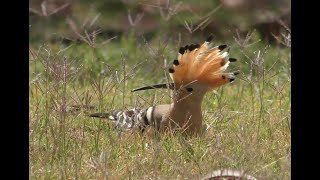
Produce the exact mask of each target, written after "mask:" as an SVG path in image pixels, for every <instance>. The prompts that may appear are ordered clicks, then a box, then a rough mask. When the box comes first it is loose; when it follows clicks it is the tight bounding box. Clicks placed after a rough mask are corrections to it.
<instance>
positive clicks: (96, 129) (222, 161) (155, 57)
mask: <svg viewBox="0 0 320 180" xmlns="http://www.w3.org/2000/svg"><path fill="white" fill-rule="evenodd" d="M254 35H255V36H256V34H254ZM204 38H205V37H202V39H201V38H199V37H192V38H191V39H186V40H183V42H181V43H180V44H177V39H175V38H171V39H169V40H168V41H167V40H165V38H164V37H163V36H161V35H160V34H159V35H157V36H156V37H155V38H152V39H151V40H150V41H144V40H143V38H141V37H136V36H135V34H134V32H132V33H129V34H127V35H123V36H121V37H117V39H114V40H112V41H110V42H109V43H106V44H104V45H102V46H98V47H92V46H89V45H88V44H86V43H84V42H82V43H77V44H76V43H72V44H71V45H70V46H65V45H63V44H62V43H56V44H50V45H43V46H41V47H39V48H38V47H37V48H34V50H33V55H30V64H29V69H30V77H29V78H30V123H29V126H30V133H29V136H30V154H29V159H30V178H31V179H58V178H59V179H73V178H76V179H105V178H108V179H130V178H131V179H142V178H143V179H149V178H151V179H155V178H159V179H167V178H168V179H186V178H187V179H196V178H199V177H202V176H204V175H206V174H207V173H209V172H210V171H213V170H216V169H220V168H232V169H243V170H245V171H246V172H248V173H249V174H251V175H253V176H255V177H258V178H259V179H290V178H291V173H290V169H291V102H290V101H291V97H290V96H291V89H290V84H291V49H290V48H289V47H280V46H275V45H272V46H271V45H268V44H265V43H264V42H261V41H259V42H257V43H254V44H252V45H249V46H246V47H243V46H240V45H239V44H238V43H237V42H236V41H235V40H234V39H232V38H230V39H226V41H225V42H214V43H215V44H216V45H219V44H221V43H223V44H228V45H230V46H231V51H230V57H235V58H237V59H238V61H237V62H236V63H234V64H232V65H231V67H229V71H232V70H240V72H241V73H240V76H239V78H238V79H237V80H236V81H235V82H234V83H233V84H229V85H226V86H224V87H222V88H219V89H217V90H216V91H212V92H209V93H208V94H207V95H206V97H205V100H204V102H203V104H202V106H203V107H202V108H203V114H204V121H205V123H206V124H208V125H210V128H209V129H208V130H207V132H206V133H205V134H204V135H203V136H201V137H195V138H189V139H185V138H183V137H182V136H181V135H175V136H173V135H170V134H169V135H165V136H163V137H161V139H160V140H159V139H158V138H155V137H151V136H142V135H141V134H140V133H139V132H121V131H119V130H117V129H115V128H113V127H112V125H111V124H110V123H109V122H108V121H107V120H99V119H94V118H89V117H87V116H86V114H87V113H90V112H96V111H106V112H107V111H110V110H112V109H129V108H133V107H148V106H150V105H153V104H161V103H169V102H170V99H169V93H168V92H167V90H151V91H145V92H137V93H130V90H132V89H134V88H138V87H140V86H143V85H148V84H149V85H150V84H155V83H163V82H166V81H167V77H168V74H167V71H166V68H164V66H165V61H167V63H168V64H169V63H171V62H172V60H173V59H174V58H176V55H177V50H178V47H179V46H180V45H185V44H190V43H194V42H202V41H203V39H204ZM258 39H259V36H258V35H257V36H256V37H253V38H252V39H251V40H250V41H249V43H248V44H250V43H252V42H256V41H257V40H258ZM99 43H100V42H99V39H98V40H97V44H99ZM72 105H83V106H84V105H92V106H94V109H85V108H82V109H81V110H79V111H75V110H74V109H73V108H72V107H71V106H72Z"/></svg>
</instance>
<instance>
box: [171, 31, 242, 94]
mask: <svg viewBox="0 0 320 180" xmlns="http://www.w3.org/2000/svg"><path fill="white" fill-rule="evenodd" d="M211 39H212V37H211V36H210V37H209V38H208V39H207V40H206V41H205V42H204V43H203V44H202V45H201V46H200V45H199V44H192V45H187V46H185V47H181V48H180V50H179V55H178V59H177V60H174V61H173V68H169V73H170V76H171V78H172V79H173V81H174V84H175V86H176V87H177V88H180V87H181V86H184V85H187V84H189V83H193V82H198V83H201V84H203V85H206V86H208V88H210V89H213V88H216V87H219V86H221V85H224V84H226V83H228V82H232V81H233V80H234V75H236V74H237V73H224V71H225V70H226V69H227V67H228V66H229V63H230V62H234V61H236V59H234V58H229V57H228V52H227V51H223V50H224V49H225V48H226V47H227V46H226V45H220V46H216V47H213V48H210V41H211Z"/></svg>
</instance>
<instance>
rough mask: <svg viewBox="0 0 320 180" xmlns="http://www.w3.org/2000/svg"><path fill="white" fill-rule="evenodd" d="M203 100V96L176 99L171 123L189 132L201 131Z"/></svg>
mask: <svg viewBox="0 0 320 180" xmlns="http://www.w3.org/2000/svg"><path fill="white" fill-rule="evenodd" d="M201 102H202V98H199V99H188V98H186V99H184V100H181V101H174V102H173V103H172V104H171V109H170V118H171V120H172V121H173V123H171V124H172V125H174V126H175V127H176V125H178V126H179V128H182V129H183V130H185V131H186V132H189V133H199V132H200V131H201V129H202V112H201Z"/></svg>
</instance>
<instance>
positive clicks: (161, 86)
mask: <svg viewBox="0 0 320 180" xmlns="http://www.w3.org/2000/svg"><path fill="white" fill-rule="evenodd" d="M148 89H171V90H173V89H174V83H168V84H167V83H164V84H155V85H151V86H145V87H141V88H137V89H134V90H132V91H131V92H135V91H142V90H148Z"/></svg>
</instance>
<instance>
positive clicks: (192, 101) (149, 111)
mask: <svg viewBox="0 0 320 180" xmlns="http://www.w3.org/2000/svg"><path fill="white" fill-rule="evenodd" d="M212 39H213V37H212V35H211V36H209V37H208V38H207V39H206V41H205V42H204V43H203V44H202V45H199V44H191V45H186V46H184V47H181V48H180V49H179V53H178V58H177V59H175V60H173V64H172V66H171V67H170V68H169V74H170V77H171V79H172V80H173V83H168V84H157V85H152V86H146V87H142V88H138V89H135V90H132V92H135V91H140V90H147V89H156V88H169V89H171V90H172V95H171V97H172V98H171V99H172V103H171V104H163V105H156V106H152V107H148V108H144V109H136V108H134V109H131V110H114V111H111V112H110V113H94V114H91V115H90V117H97V118H108V119H110V120H112V122H114V124H116V126H118V127H120V128H124V129H132V128H138V129H140V130H141V131H144V130H145V128H147V127H148V126H150V125H151V126H153V127H154V128H155V129H156V130H158V131H160V132H164V131H170V130H176V129H180V130H183V132H186V133H187V134H200V133H201V132H202V129H203V123H202V111H201V103H202V100H203V97H204V95H205V94H206V92H208V91H210V90H213V89H215V88H217V87H220V86H222V85H224V84H227V83H229V82H233V81H234V80H235V75H237V74H238V72H233V73H225V72H224V71H225V70H226V69H227V67H228V66H229V63H230V62H235V61H236V59H235V58H229V57H228V51H229V50H227V51H224V49H225V48H226V47H227V45H220V46H216V47H211V43H210V42H211V41H212Z"/></svg>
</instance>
